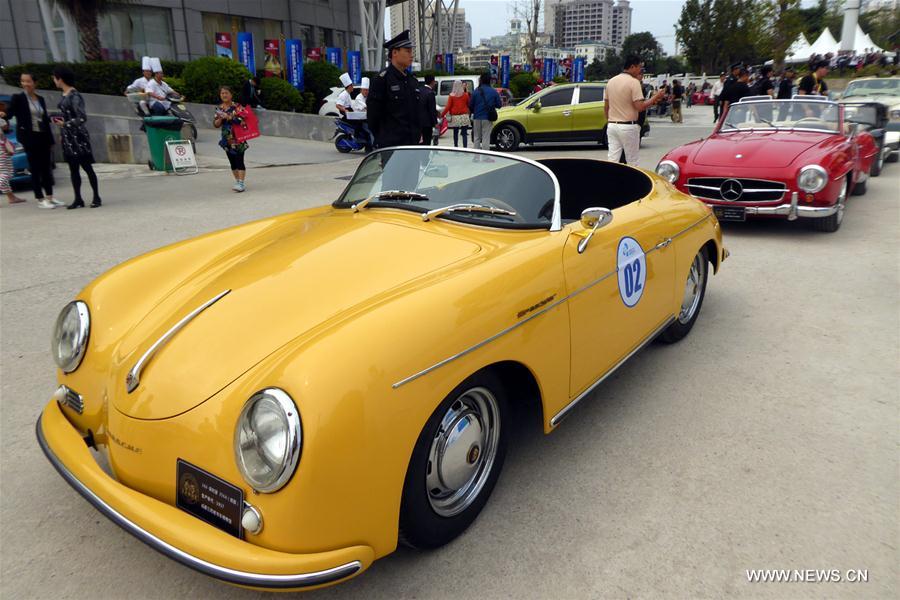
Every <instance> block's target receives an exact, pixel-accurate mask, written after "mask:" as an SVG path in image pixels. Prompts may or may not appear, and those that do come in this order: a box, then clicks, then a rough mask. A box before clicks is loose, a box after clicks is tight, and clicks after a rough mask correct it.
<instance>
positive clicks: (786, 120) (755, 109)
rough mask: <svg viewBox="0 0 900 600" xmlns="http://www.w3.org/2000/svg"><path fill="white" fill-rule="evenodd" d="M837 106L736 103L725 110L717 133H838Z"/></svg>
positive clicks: (827, 104)
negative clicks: (754, 130)
mask: <svg viewBox="0 0 900 600" xmlns="http://www.w3.org/2000/svg"><path fill="white" fill-rule="evenodd" d="M839 118H840V116H839V111H838V105H837V104H834V103H833V102H822V101H816V100H812V101H805V100H775V101H764V102H738V103H736V104H733V105H731V106H729V107H728V114H727V115H726V116H725V120H724V121H723V122H722V125H721V126H720V127H719V132H720V133H728V132H731V131H740V130H748V129H817V130H821V131H831V132H837V131H838V125H839Z"/></svg>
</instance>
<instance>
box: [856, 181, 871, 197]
mask: <svg viewBox="0 0 900 600" xmlns="http://www.w3.org/2000/svg"><path fill="white" fill-rule="evenodd" d="M868 187H869V182H868V180H866V181H857V182H856V185H854V186H853V195H854V196H865V195H866V191H867V190H868Z"/></svg>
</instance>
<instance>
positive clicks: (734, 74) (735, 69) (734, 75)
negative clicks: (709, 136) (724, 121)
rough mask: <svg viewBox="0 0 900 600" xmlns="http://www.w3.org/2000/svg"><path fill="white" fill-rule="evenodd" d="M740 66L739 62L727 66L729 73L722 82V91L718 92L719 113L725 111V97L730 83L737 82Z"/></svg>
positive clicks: (727, 94)
mask: <svg viewBox="0 0 900 600" xmlns="http://www.w3.org/2000/svg"><path fill="white" fill-rule="evenodd" d="M742 68H743V65H742V64H741V63H739V62H736V63H734V64H733V65H731V66H730V67H728V71H729V73H730V75H729V76H728V77H726V78H725V81H724V82H722V92H721V93H720V94H719V100H718V105H719V114H722V113H723V112H725V98H727V97H728V96H729V93H730V92H729V88H730V87H731V86H732V85H734V84H735V83H737V81H738V75H739V74H740V72H741V69H742ZM717 120H718V118H717Z"/></svg>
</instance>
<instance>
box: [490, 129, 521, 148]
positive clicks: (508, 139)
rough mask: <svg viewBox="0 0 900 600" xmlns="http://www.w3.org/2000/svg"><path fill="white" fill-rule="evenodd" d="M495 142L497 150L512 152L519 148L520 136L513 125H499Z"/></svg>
mask: <svg viewBox="0 0 900 600" xmlns="http://www.w3.org/2000/svg"><path fill="white" fill-rule="evenodd" d="M496 140H497V141H496V144H497V150H501V151H503V152H514V151H515V150H516V148H518V147H519V142H520V141H521V136H520V135H519V130H518V129H517V128H516V127H515V125H501V126H500V128H499V129H497V136H496Z"/></svg>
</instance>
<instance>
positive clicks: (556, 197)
mask: <svg viewBox="0 0 900 600" xmlns="http://www.w3.org/2000/svg"><path fill="white" fill-rule="evenodd" d="M435 148H437V149H438V150H441V151H444V152H468V153H469V154H486V155H488V156H497V157H500V158H507V159H511V160H517V161H519V162H523V163H527V164H529V165H532V166H535V167H537V168H539V169H540V170H542V171H544V172H545V173H547V175H549V176H550V181H552V182H553V216H552V217H551V218H550V231H560V230H561V229H562V207H561V206H560V195H561V193H560V189H559V181H558V180H557V179H556V175H554V174H553V171H551V170H550V169H549V168H548V167H545V166H544V165H542V164H541V163H539V162H537V161H535V160H532V159H530V158H525V157H522V156H518V155H515V154H508V153H506V152H494V151H491V150H480V149H476V148H449V147H445V146H437V147H435ZM422 149H423V146H391V147H388V148H379V149H378V150H375V151H374V152H372V153H371V154H369V156H373V155H376V154H379V153H381V152H384V151H386V150H419V151H421V150H422ZM369 156H367V157H366V159H368V158H369ZM365 162H366V160H362V161H360V163H359V165H358V166H357V167H356V171H354V172H353V176H352V177H351V178H350V181H349V182H347V187H346V188H344V191H343V192H341V196H343V195H344V192H346V191H347V188H349V187H350V182H352V181H353V179H354V178H355V177H356V174H357V173H358V172H359V170H360V169H361V168H362V166H363V164H364V163H365ZM339 208H343V207H339ZM351 208H352V207H351ZM379 208H381V207H379ZM385 208H387V207H385ZM494 229H498V228H494ZM535 229H539V228H535ZM521 231H534V230H532V229H523V230H521Z"/></svg>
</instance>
